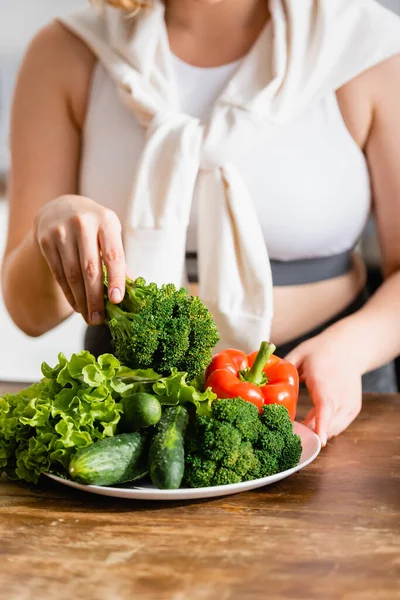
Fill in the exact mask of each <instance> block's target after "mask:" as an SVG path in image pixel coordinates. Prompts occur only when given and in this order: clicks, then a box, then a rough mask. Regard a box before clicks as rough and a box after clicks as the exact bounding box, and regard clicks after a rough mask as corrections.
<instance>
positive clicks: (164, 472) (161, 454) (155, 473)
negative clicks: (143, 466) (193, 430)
mask: <svg viewBox="0 0 400 600" xmlns="http://www.w3.org/2000/svg"><path fill="white" fill-rule="evenodd" d="M188 422H189V415H188V411H187V410H186V408H185V407H183V406H170V407H168V408H167V409H166V410H165V411H164V414H163V416H162V417H161V420H160V422H159V423H158V425H157V426H156V432H155V435H154V437H153V440H152V442H151V445H150V453H149V471H150V478H151V481H152V482H153V484H154V485H155V486H156V487H157V488H159V489H161V490H176V489H178V488H179V487H180V485H181V483H182V479H183V474H184V470H185V444H184V435H185V430H186V427H187V425H188Z"/></svg>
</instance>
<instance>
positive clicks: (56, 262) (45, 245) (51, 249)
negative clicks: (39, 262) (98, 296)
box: [40, 240, 78, 310]
mask: <svg viewBox="0 0 400 600" xmlns="http://www.w3.org/2000/svg"><path fill="white" fill-rule="evenodd" d="M40 249H41V251H42V254H43V256H44V257H45V259H46V262H47V264H48V265H49V268H50V270H51V272H52V273H53V276H54V279H55V280H56V281H57V283H58V285H59V286H60V287H61V289H62V291H63V292H64V295H65V297H66V299H67V300H68V302H69V304H70V305H71V306H72V308H73V309H74V310H77V309H78V307H77V305H76V302H75V298H74V295H73V293H72V291H71V288H70V287H69V285H68V282H67V279H66V277H65V273H64V268H63V265H62V261H61V257H60V255H59V253H58V250H57V248H56V246H54V245H53V244H51V243H49V242H48V241H47V240H42V241H41V243H40Z"/></svg>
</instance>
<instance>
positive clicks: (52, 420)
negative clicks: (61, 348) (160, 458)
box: [0, 352, 122, 483]
mask: <svg viewBox="0 0 400 600" xmlns="http://www.w3.org/2000/svg"><path fill="white" fill-rule="evenodd" d="M58 360H59V362H58V364H57V365H56V366H55V367H54V368H51V367H49V365H47V364H46V363H43V365H42V373H43V375H44V377H43V379H42V380H41V381H40V382H39V383H36V384H34V385H32V386H30V387H29V388H28V389H26V390H23V391H22V392H19V393H17V394H6V395H5V396H4V397H2V398H0V473H1V472H5V473H6V474H7V475H8V477H9V478H10V479H24V480H25V481H30V482H34V483H36V482H37V481H38V479H39V476H40V474H41V473H44V472H48V471H53V472H56V473H58V474H60V475H63V474H66V473H67V469H68V464H69V461H70V459H71V456H72V455H73V454H74V453H75V452H76V451H77V450H78V449H80V448H84V447H85V446H89V445H90V444H92V443H93V442H94V441H96V440H101V439H103V438H105V437H109V436H113V435H115V433H116V429H117V425H118V422H119V420H120V418H121V413H122V404H121V403H120V402H119V400H120V392H118V391H117V390H116V388H118V385H119V384H120V383H121V382H120V379H119V378H118V372H119V369H120V363H119V362H118V360H117V359H116V358H115V357H114V356H112V355H111V354H105V355H103V356H100V357H99V359H98V361H96V360H95V358H94V357H93V356H92V355H91V354H90V353H89V352H80V353H79V354H74V355H73V356H72V357H71V360H70V361H68V360H67V359H66V357H65V356H64V355H63V354H59V357H58Z"/></svg>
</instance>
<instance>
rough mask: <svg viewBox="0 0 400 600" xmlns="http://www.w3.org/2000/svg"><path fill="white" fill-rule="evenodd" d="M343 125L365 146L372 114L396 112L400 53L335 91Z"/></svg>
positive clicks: (399, 94)
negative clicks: (344, 123) (343, 121)
mask: <svg viewBox="0 0 400 600" xmlns="http://www.w3.org/2000/svg"><path fill="white" fill-rule="evenodd" d="M337 97H338V100H339V105H340V108H341V111H342V114H343V117H344V120H345V122H346V124H347V125H348V128H349V130H350V132H351V133H352V135H353V137H354V138H355V140H356V142H357V143H358V144H359V145H360V146H361V147H362V148H364V147H365V145H366V143H367V141H368V138H369V134H370V131H371V127H372V123H373V120H374V117H375V116H376V115H377V114H386V116H387V117H388V118H391V115H392V113H393V112H398V106H399V97H400V54H396V55H394V56H392V57H391V58H388V59H386V60H384V61H382V62H380V63H378V64H377V65H375V66H374V67H371V68H370V69H368V70H366V71H364V72H362V73H361V74H360V75H358V76H357V77H355V78H354V79H352V80H351V81H349V82H348V83H346V84H345V85H344V86H343V87H342V88H340V89H339V90H338V91H337Z"/></svg>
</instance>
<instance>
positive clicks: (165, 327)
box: [105, 278, 219, 379]
mask: <svg viewBox="0 0 400 600" xmlns="http://www.w3.org/2000/svg"><path fill="white" fill-rule="evenodd" d="M105 288H106V293H107V280H106V282H105ZM106 314H107V318H106V320H107V324H108V327H109V329H110V332H111V337H112V341H113V346H114V351H115V354H116V356H117V358H118V359H119V360H120V362H121V363H122V364H124V365H125V366H127V367H130V368H131V369H149V368H152V369H154V370H155V371H156V372H158V373H160V374H168V373H169V372H170V371H171V369H172V368H173V367H175V368H176V369H177V370H178V371H184V372H187V373H188V378H189V379H191V378H193V377H196V376H199V375H201V374H202V373H203V372H204V370H205V369H206V367H207V365H208V364H209V362H210V361H211V354H212V349H213V348H214V346H215V345H216V344H217V342H218V341H219V336H218V332H217V328H216V325H215V323H214V321H213V318H212V316H211V314H210V312H209V311H208V309H207V308H206V307H205V306H204V304H203V303H202V302H201V300H200V299H199V298H198V297H193V296H190V295H189V293H188V291H187V290H186V289H184V288H180V289H177V288H176V287H175V286H174V285H172V284H167V285H163V286H161V287H158V286H157V285H156V284H154V283H150V284H146V282H145V280H144V279H143V278H138V279H136V280H135V281H132V280H131V279H129V278H127V279H126V291H125V296H124V298H123V300H122V302H121V303H120V304H118V305H114V304H112V303H111V302H110V301H109V300H107V298H106Z"/></svg>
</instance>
